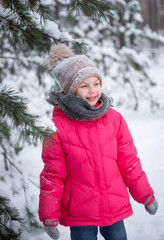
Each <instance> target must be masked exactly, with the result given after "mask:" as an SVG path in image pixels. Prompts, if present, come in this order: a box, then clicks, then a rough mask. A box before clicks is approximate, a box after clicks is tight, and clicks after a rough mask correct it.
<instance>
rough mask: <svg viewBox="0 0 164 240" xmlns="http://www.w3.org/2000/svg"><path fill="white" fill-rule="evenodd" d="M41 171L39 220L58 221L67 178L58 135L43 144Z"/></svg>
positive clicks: (63, 155)
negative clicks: (42, 165)
mask: <svg viewBox="0 0 164 240" xmlns="http://www.w3.org/2000/svg"><path fill="white" fill-rule="evenodd" d="M42 159H43V162H44V168H43V171H42V172H41V174H40V198H39V218H40V221H44V220H45V219H55V221H58V220H59V217H60V216H61V200H62V196H63V189H64V182H65V180H66V177H67V168H66V159H65V154H64V151H63V148H62V144H61V140H60V138H59V136H58V134H54V135H52V139H51V140H48V141H46V140H45V141H44V142H43V149H42Z"/></svg>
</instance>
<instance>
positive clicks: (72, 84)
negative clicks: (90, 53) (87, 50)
mask: <svg viewBox="0 0 164 240" xmlns="http://www.w3.org/2000/svg"><path fill="white" fill-rule="evenodd" d="M48 60H49V61H48V65H49V69H51V70H52V73H53V74H54V75H55V77H56V79H57V80H58V81H59V83H60V85H61V87H62V90H63V92H64V93H65V94H68V93H71V94H75V93H76V90H77V88H78V86H79V85H80V83H81V82H82V81H83V80H84V79H86V78H87V77H91V76H96V77H98V79H99V80H100V84H101V85H102V77H101V74H100V72H99V70H98V69H97V67H96V65H95V64H94V62H93V61H92V60H91V59H89V58H88V57H87V56H85V55H75V54H74V53H73V51H72V49H70V48H69V47H67V46H66V45H58V46H53V47H52V48H51V50H50V53H49V59H48Z"/></svg>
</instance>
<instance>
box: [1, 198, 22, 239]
mask: <svg viewBox="0 0 164 240" xmlns="http://www.w3.org/2000/svg"><path fill="white" fill-rule="evenodd" d="M15 221H16V222H19V224H20V227H19V229H17V231H14V230H13V226H12V223H13V222H15ZM22 226H23V219H22V218H20V217H19V213H18V210H17V209H16V208H15V207H14V206H12V204H11V202H10V199H9V198H7V197H4V196H1V195H0V233H1V235H0V237H2V239H4V240H7V239H12V240H16V239H18V237H19V235H20V233H21V228H22Z"/></svg>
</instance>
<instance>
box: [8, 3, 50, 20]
mask: <svg viewBox="0 0 164 240" xmlns="http://www.w3.org/2000/svg"><path fill="white" fill-rule="evenodd" d="M3 5H4V6H5V8H7V9H9V10H10V13H11V14H17V16H18V17H19V19H20V21H21V22H23V24H26V23H28V22H31V23H32V21H31V20H32V18H33V17H34V16H32V15H31V14H30V13H33V14H36V13H37V14H38V15H39V16H40V23H41V24H42V23H45V22H46V21H47V20H50V21H53V20H54V9H53V8H52V7H50V6H48V5H44V4H42V3H41V1H40V0H39V1H38V0H26V1H20V0H3Z"/></svg>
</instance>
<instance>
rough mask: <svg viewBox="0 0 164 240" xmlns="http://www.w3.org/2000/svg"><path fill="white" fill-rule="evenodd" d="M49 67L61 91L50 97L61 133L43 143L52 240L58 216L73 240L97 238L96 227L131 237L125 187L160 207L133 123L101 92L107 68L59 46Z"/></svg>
mask: <svg viewBox="0 0 164 240" xmlns="http://www.w3.org/2000/svg"><path fill="white" fill-rule="evenodd" d="M49 66H50V68H51V69H52V71H53V73H54V74H55V77H56V78H57V80H58V81H59V83H60V85H61V88H62V91H61V92H58V93H56V92H52V93H51V94H50V98H49V99H48V102H49V103H50V104H52V105H54V111H53V118H52V120H53V122H54V124H55V126H56V128H57V133H55V134H53V136H52V138H53V140H52V142H51V143H46V141H45V143H44V144H43V151H42V159H43V161H44V164H45V165H44V169H43V171H42V173H41V175H40V188H41V191H40V202H39V217H40V220H41V221H42V222H43V224H44V227H45V230H46V231H47V233H48V234H49V236H50V237H51V238H52V239H58V238H59V236H60V234H59V231H58V229H57V225H58V223H59V222H60V224H62V225H64V226H70V230H71V239H72V240H96V239H97V232H98V227H99V229H100V233H101V235H102V236H103V237H104V239H106V240H126V239H127V236H126V231H125V227H124V223H123V219H125V218H127V217H129V216H130V215H132V208H131V205H130V202H129V193H128V191H127V188H128V190H129V192H130V194H131V196H132V197H133V198H134V199H135V200H136V201H137V202H139V203H142V204H144V206H145V209H146V210H147V211H148V212H149V213H150V214H155V213H156V211H157V208H158V204H157V201H156V200H155V197H154V192H153V190H152V188H151V187H150V185H149V183H148V179H147V177H146V174H145V172H144V171H143V170H142V167H141V163H140V159H139V158H138V157H137V151H136V148H135V146H134V144H133V139H132V136H131V134H130V132H129V129H128V127H127V124H126V122H125V120H124V118H123V117H122V116H121V114H120V113H118V112H117V111H115V110H114V109H113V108H112V107H111V101H110V99H109V98H108V97H107V96H106V95H105V94H104V93H102V92H101V88H102V81H103V80H102V77H101V74H100V72H99V70H98V69H97V68H96V66H95V64H94V63H93V62H92V61H91V60H90V59H89V58H88V57H87V56H85V55H74V53H73V52H72V50H71V49H70V48H68V47H67V46H65V45H59V46H56V47H52V49H51V51H50V55H49Z"/></svg>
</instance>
